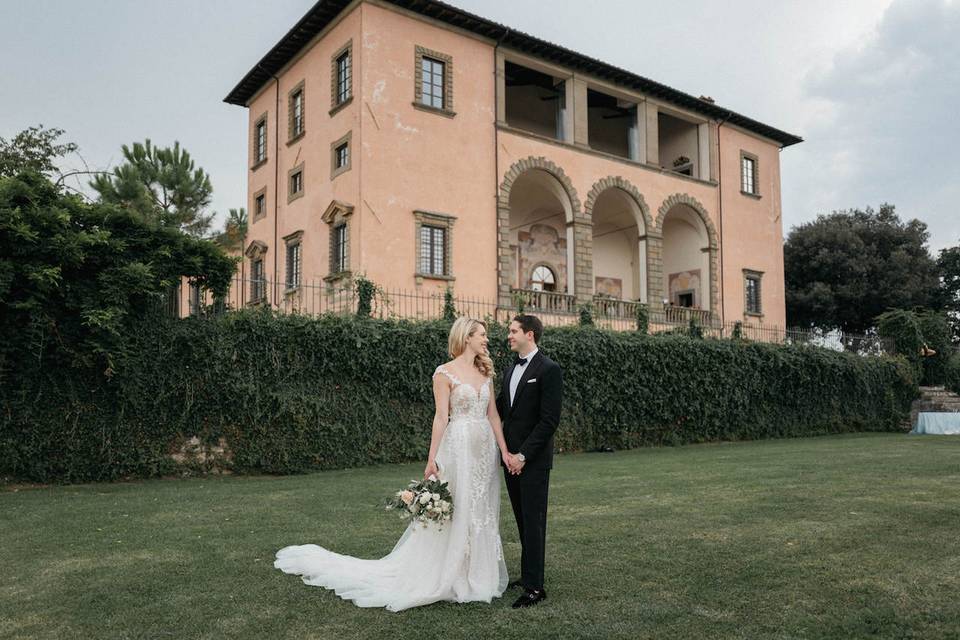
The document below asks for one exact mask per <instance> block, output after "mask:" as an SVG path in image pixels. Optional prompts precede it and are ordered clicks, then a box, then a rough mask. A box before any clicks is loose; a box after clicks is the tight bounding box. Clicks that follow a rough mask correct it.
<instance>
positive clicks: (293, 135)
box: [287, 80, 307, 146]
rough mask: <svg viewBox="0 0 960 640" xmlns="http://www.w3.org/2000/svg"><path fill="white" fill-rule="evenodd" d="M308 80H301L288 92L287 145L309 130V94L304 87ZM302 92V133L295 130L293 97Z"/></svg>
mask: <svg viewBox="0 0 960 640" xmlns="http://www.w3.org/2000/svg"><path fill="white" fill-rule="evenodd" d="M305 86H306V81H304V80H301V81H300V82H298V83H297V85H296V86H295V87H294V88H293V89H290V91H288V92H287V145H288V146H289V145H291V144H293V143H294V142H296V141H297V140H299V139H300V138H302V137H303V136H304V134H306V132H307V94H306V91H305V89H304V87H305ZM298 92H299V93H300V123H301V124H300V133H294V131H293V98H294V96H295V95H296V94H297V93H298Z"/></svg>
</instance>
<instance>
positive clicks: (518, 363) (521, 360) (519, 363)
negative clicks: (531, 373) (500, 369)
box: [513, 358, 527, 367]
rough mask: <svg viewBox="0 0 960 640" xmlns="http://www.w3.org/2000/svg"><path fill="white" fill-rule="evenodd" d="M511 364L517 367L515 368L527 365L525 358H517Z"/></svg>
mask: <svg viewBox="0 0 960 640" xmlns="http://www.w3.org/2000/svg"><path fill="white" fill-rule="evenodd" d="M513 364H514V366H517V367H520V366H523V365H525V364H527V359H526V358H517V359H516V360H514V361H513Z"/></svg>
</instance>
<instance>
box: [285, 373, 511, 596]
mask: <svg viewBox="0 0 960 640" xmlns="http://www.w3.org/2000/svg"><path fill="white" fill-rule="evenodd" d="M433 375H434V376H437V375H443V376H446V377H447V378H448V379H449V380H450V381H451V382H452V383H453V388H452V389H451V391H450V422H449V423H448V424H447V426H446V428H445V429H444V433H443V438H442V439H441V441H440V445H439V447H438V448H437V454H436V463H437V468H438V475H439V477H440V479H441V480H443V481H444V482H447V483H448V487H449V489H450V494H451V495H452V496H453V504H454V514H453V518H452V519H451V521H450V522H449V524H445V525H444V526H443V527H442V528H437V527H433V526H429V527H423V526H422V525H421V524H419V523H416V522H411V523H410V524H409V525H408V526H407V529H406V530H405V531H404V533H403V535H402V536H401V537H400V540H398V541H397V544H396V545H395V546H394V548H393V550H392V551H391V552H390V553H389V554H387V555H386V556H384V557H382V558H380V559H378V560H368V559H361V558H355V557H352V556H347V555H341V554H338V553H336V552H334V551H331V550H329V549H326V548H324V547H322V546H319V545H316V544H303V545H291V546H288V547H284V548H283V549H280V550H279V551H278V552H277V559H276V561H275V562H274V564H273V566H274V567H276V568H277V569H281V570H283V571H285V572H287V573H293V574H298V575H300V576H302V579H303V582H305V583H306V584H311V585H316V586H320V587H326V588H328V589H333V590H334V591H335V592H336V594H337V595H338V596H340V597H341V598H346V599H349V600H353V601H354V602H356V603H357V605H358V606H361V607H386V608H387V609H389V610H390V611H401V610H403V609H409V608H410V607H416V606H420V605H423V604H429V603H431V602H437V601H439V600H448V601H452V602H490V600H491V599H492V598H496V597H499V596H500V595H502V594H503V592H504V590H506V588H507V582H508V580H509V576H508V575H507V565H506V563H505V562H504V559H503V543H502V541H501V540H500V456H499V454H498V452H497V443H496V438H495V436H494V434H493V429H492V427H491V425H490V422H489V420H487V413H486V412H487V407H488V406H489V404H488V403H489V402H490V394H491V389H492V388H493V385H492V384H491V382H490V380H489V379H487V380H485V381H484V382H483V384H481V385H480V388H479V389H477V388H476V387H474V386H473V385H471V384H468V383H465V382H462V381H461V380H459V379H458V378H457V376H455V375H453V374H452V373H450V372H449V371H448V370H447V369H446V367H444V366H443V365H441V366H439V367H437V369H436V371H435V372H434V374H433ZM397 428H398V429H401V428H409V425H398V427H397Z"/></svg>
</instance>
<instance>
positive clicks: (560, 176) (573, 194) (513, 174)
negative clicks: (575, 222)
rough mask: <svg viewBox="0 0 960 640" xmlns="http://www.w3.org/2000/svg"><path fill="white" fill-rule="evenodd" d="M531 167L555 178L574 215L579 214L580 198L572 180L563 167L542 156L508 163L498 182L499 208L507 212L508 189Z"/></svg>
mask: <svg viewBox="0 0 960 640" xmlns="http://www.w3.org/2000/svg"><path fill="white" fill-rule="evenodd" d="M531 169H540V170H541V171H546V172H547V173H549V174H550V175H552V176H553V177H554V178H556V179H557V182H559V183H560V184H561V185H562V186H563V189H564V191H566V192H567V198H569V200H570V207H571V209H572V210H573V215H574V217H576V216H579V215H580V199H579V198H578V197H577V190H576V189H575V188H574V186H573V182H572V181H571V180H570V178H569V177H568V176H567V174H566V173H565V172H564V171H563V169H561V168H560V167H559V166H558V165H556V164H555V163H553V162H551V161H550V160H547V159H546V158H544V157H543V156H540V157H537V158H535V157H533V156H530V157H529V158H524V159H523V160H518V161H517V162H514V163H513V164H512V165H510V168H509V169H508V170H507V172H506V173H505V174H504V176H503V182H501V183H500V193H499V194H498V195H499V197H498V198H497V206H498V207H499V208H503V209H507V211H508V214H509V210H510V190H511V189H512V188H513V183H514V182H516V180H517V178H519V177H520V176H521V175H522V174H524V173H526V172H527V171H530V170H531Z"/></svg>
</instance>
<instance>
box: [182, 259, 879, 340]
mask: <svg viewBox="0 0 960 640" xmlns="http://www.w3.org/2000/svg"><path fill="white" fill-rule="evenodd" d="M271 299H272V300H275V301H276V302H275V303H273V304H271V303H270V302H269V300H271ZM449 302H450V304H452V306H453V312H454V313H455V314H456V315H468V316H471V317H474V318H479V319H482V320H487V321H495V322H499V323H501V324H506V323H508V322H509V320H510V318H512V317H513V316H514V315H515V314H516V313H518V312H519V311H520V310H521V309H522V310H524V311H527V312H530V313H535V314H536V315H537V317H539V318H540V320H541V321H542V322H543V324H544V326H547V327H560V326H569V325H575V324H578V323H579V322H581V306H580V305H577V304H576V299H575V297H574V296H571V295H568V294H562V293H555V292H548V291H534V290H525V289H517V290H514V291H513V296H512V299H511V304H509V305H504V304H500V303H498V302H497V301H495V300H488V299H483V298H478V297H470V296H454V297H452V298H451V299H450V301H449ZM359 304H360V297H359V295H358V293H357V289H356V287H355V286H354V285H353V283H351V282H344V283H338V282H326V281H313V282H302V283H300V284H299V285H298V286H297V287H295V288H287V287H286V285H285V283H283V282H275V281H270V280H252V279H249V278H241V277H240V276H237V277H235V278H234V280H233V283H232V285H231V287H230V289H229V291H228V293H227V295H226V296H225V297H224V298H222V299H218V300H214V299H213V298H212V296H211V295H210V293H209V292H206V293H205V294H201V291H200V290H199V288H198V287H197V286H196V285H193V284H190V283H189V282H186V281H185V282H184V284H183V285H181V286H178V287H175V288H174V289H173V290H171V292H170V295H169V297H168V300H167V302H166V305H165V308H166V310H167V313H169V314H170V315H173V316H175V317H185V316H188V315H189V316H199V317H210V316H215V315H218V314H222V313H228V312H230V311H234V310H237V309H242V308H246V307H256V306H272V307H273V308H274V309H276V310H279V311H281V312H284V313H300V314H306V315H311V316H319V315H323V314H330V313H332V314H341V315H353V314H355V313H357V310H358V307H359ZM369 304H370V315H371V316H373V317H375V318H389V319H412V320H436V319H440V318H442V317H443V316H444V312H445V306H446V304H447V300H446V298H445V294H444V292H443V291H410V290H405V289H389V288H383V287H376V289H375V292H374V294H373V296H372V297H371V298H370V300H369ZM644 310H645V311H646V313H645V316H646V322H647V331H648V333H651V334H657V333H664V332H670V333H687V334H690V333H697V334H699V335H702V336H704V337H710V338H741V339H744V340H751V341H757V342H769V343H777V344H803V345H812V346H818V347H824V348H828V349H834V350H837V351H847V352H853V353H858V354H862V355H879V354H882V353H889V352H891V347H892V345H891V344H890V342H889V341H888V340H885V339H883V338H881V337H880V336H878V335H875V334H873V335H871V334H866V335H865V334H851V333H845V332H842V331H820V330H817V329H806V328H785V327H781V326H777V325H766V324H762V323H756V322H729V321H728V322H723V323H721V322H719V321H717V320H716V319H715V318H714V317H713V316H712V315H711V313H710V312H709V311H706V310H702V309H690V308H686V307H648V306H647V305H645V304H644V303H641V302H637V301H630V300H618V299H615V298H609V297H606V296H595V297H594V298H593V300H592V304H591V305H590V308H589V312H590V315H591V318H592V322H593V324H594V325H595V326H598V327H601V328H604V329H611V330H615V331H634V330H636V329H637V321H638V320H637V319H638V316H640V315H644V314H643V311H644Z"/></svg>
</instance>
